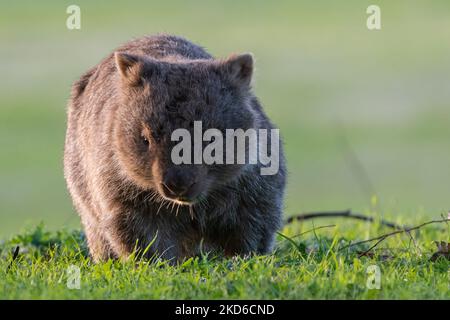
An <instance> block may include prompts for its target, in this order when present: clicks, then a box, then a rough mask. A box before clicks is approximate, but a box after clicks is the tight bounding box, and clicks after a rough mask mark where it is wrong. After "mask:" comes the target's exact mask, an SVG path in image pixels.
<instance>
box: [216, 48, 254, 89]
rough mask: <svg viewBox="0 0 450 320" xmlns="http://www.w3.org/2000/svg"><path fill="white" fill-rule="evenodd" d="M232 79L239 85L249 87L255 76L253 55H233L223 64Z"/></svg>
mask: <svg viewBox="0 0 450 320" xmlns="http://www.w3.org/2000/svg"><path fill="white" fill-rule="evenodd" d="M223 65H224V67H225V68H226V71H227V72H228V74H229V75H230V77H231V79H232V80H233V81H235V82H236V83H237V84H240V85H245V86H249V85H250V82H251V80H252V74H253V55H252V54H251V53H244V54H239V55H232V56H230V57H229V58H228V59H226V60H225V61H224V63H223Z"/></svg>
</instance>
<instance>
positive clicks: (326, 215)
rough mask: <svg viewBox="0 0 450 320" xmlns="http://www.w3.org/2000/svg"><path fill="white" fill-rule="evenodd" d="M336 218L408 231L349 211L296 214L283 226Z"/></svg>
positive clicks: (405, 228)
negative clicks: (373, 223) (376, 223)
mask: <svg viewBox="0 0 450 320" xmlns="http://www.w3.org/2000/svg"><path fill="white" fill-rule="evenodd" d="M336 217H344V218H352V219H357V220H362V221H368V222H376V221H378V222H379V223H380V224H382V225H384V226H386V227H389V228H392V229H397V230H407V229H409V227H408V226H401V225H398V224H396V223H393V222H389V221H386V220H383V219H377V218H374V217H370V216H365V215H362V214H359V213H353V212H352V211H351V210H345V211H326V212H310V213H303V214H298V215H295V216H291V217H289V218H288V219H287V220H286V222H285V224H290V223H292V222H294V221H303V220H308V219H316V218H336Z"/></svg>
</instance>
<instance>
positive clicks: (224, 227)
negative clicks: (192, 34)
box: [64, 35, 286, 261]
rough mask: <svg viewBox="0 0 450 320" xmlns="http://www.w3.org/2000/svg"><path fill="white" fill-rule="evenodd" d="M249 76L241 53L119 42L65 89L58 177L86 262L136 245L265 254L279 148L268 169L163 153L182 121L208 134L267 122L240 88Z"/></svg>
mask: <svg viewBox="0 0 450 320" xmlns="http://www.w3.org/2000/svg"><path fill="white" fill-rule="evenodd" d="M252 72H253V59H252V56H251V55H249V54H242V55H233V56H230V57H229V58H228V59H223V60H220V59H214V58H213V57H212V56H211V55H210V54H208V53H207V52H206V51H205V50H204V49H203V48H201V47H199V46H197V45H195V44H193V43H191V42H189V41H187V40H185V39H183V38H180V37H175V36H168V35H157V36H148V37H143V38H140V39H137V40H133V41H131V42H129V43H127V44H125V45H123V46H122V47H120V48H118V49H117V50H116V51H115V53H114V54H110V55H109V56H108V57H107V58H105V59H104V60H103V61H102V62H100V63H99V64H98V65H97V66H95V67H94V68H92V69H90V70H89V71H87V72H86V73H85V74H84V75H82V76H81V78H80V79H79V80H78V81H77V82H76V83H75V84H74V85H73V88H72V93H71V99H70V102H69V106H68V127H67V135H66V142H65V155H64V169H65V178H66V181H67V185H68V189H69V192H70V194H71V196H72V199H73V202H74V204H75V207H76V209H77V211H78V212H79V214H80V216H81V221H82V224H83V226H84V229H85V232H86V237H87V241H88V246H89V250H90V253H91V255H92V257H93V259H94V260H95V261H101V260H104V259H108V258H126V257H127V256H129V255H130V254H131V253H132V252H133V251H134V250H136V249H138V250H141V252H144V251H145V255H146V256H147V257H151V256H153V255H157V256H160V257H162V258H165V259H171V260H172V261H179V260H181V259H183V258H184V257H188V256H194V255H197V254H199V253H200V252H216V253H220V252H223V253H224V254H226V255H234V254H248V253H252V252H254V253H262V254H264V253H267V252H270V250H271V249H272V247H273V242H274V235H275V233H276V230H277V229H278V228H279V227H280V225H281V216H282V205H283V193H284V188H285V176H286V170H285V164H284V157H283V153H282V150H281V147H280V149H279V170H278V171H277V172H276V173H275V174H270V175H262V174H261V171H260V169H261V167H262V164H261V163H260V162H258V163H256V164H254V163H253V164H252V163H244V164H242V163H241V164H233V163H230V164H229V163H226V164H223V163H220V162H217V163H213V164H205V163H201V164H199V163H195V164H186V163H182V164H174V162H173V161H172V158H171V152H172V149H173V147H174V146H175V145H176V141H173V138H172V137H171V134H172V133H173V132H174V130H176V129H178V128H183V129H185V130H187V131H185V132H190V133H192V132H193V122H194V121H201V123H202V128H203V130H206V129H208V128H216V129H218V130H219V132H225V131H226V130H227V129H238V128H241V129H243V130H246V129H249V128H254V129H267V130H271V129H273V126H272V124H271V123H270V121H269V120H268V118H267V117H266V115H265V114H264V112H263V110H262V107H261V106H260V104H259V102H258V100H257V99H256V97H255V96H254V95H253V93H252V91H251V87H250V81H251V77H252ZM271 140H273V139H269V140H268V143H269V145H270V143H271ZM203 147H205V146H204V142H203V144H202V145H201V148H203ZM267 148H268V149H269V150H270V146H269V147H267ZM194 149H195V147H194ZM196 150H197V152H199V150H198V148H197V149H196ZM201 151H202V149H200V152H201ZM247 151H248V150H247V149H246V152H247ZM247 155H248V152H247ZM145 249H146V250H145Z"/></svg>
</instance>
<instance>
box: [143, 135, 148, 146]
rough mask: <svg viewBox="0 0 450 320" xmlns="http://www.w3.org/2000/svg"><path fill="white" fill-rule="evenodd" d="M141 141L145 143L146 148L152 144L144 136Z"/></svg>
mask: <svg viewBox="0 0 450 320" xmlns="http://www.w3.org/2000/svg"><path fill="white" fill-rule="evenodd" d="M141 140H142V143H143V144H144V145H145V146H148V145H149V144H150V142H149V141H148V139H147V138H146V137H145V136H142V137H141Z"/></svg>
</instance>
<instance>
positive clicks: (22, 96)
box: [0, 0, 450, 238]
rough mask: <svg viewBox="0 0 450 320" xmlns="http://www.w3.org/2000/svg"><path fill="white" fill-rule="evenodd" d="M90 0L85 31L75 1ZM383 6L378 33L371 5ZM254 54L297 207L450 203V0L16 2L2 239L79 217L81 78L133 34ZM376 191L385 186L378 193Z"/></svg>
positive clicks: (3, 99) (430, 211)
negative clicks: (68, 151)
mask: <svg viewBox="0 0 450 320" xmlns="http://www.w3.org/2000/svg"><path fill="white" fill-rule="evenodd" d="M70 4H77V5H79V6H80V7H81V30H68V29H67V28H66V19H67V17H68V15H67V14H66V8H67V6H68V5H70ZM370 4H377V5H379V6H380V7H381V19H382V29H381V30H380V31H369V30H368V29H367V27H366V19H367V14H366V8H367V7H368V5H370ZM158 32H167V33H173V34H177V35H182V36H185V37H187V38H188V39H190V40H192V41H194V42H196V43H199V44H201V45H203V46H204V47H206V48H207V49H208V50H209V51H210V52H211V53H212V54H214V55H216V56H227V55H228V54H230V53H232V52H246V51H250V52H253V54H254V56H255V57H256V68H257V69H256V74H255V91H256V93H257V95H258V96H259V97H260V99H261V101H262V102H263V104H264V106H265V108H266V110H267V113H268V114H269V115H270V117H271V118H272V119H273V121H274V122H275V123H276V124H277V125H278V126H279V128H280V130H281V133H282V135H283V136H284V141H285V147H286V152H287V158H288V167H289V187H288V193H287V199H286V200H287V201H286V215H288V214H292V213H296V212H301V211H317V210H331V209H346V208H352V209H354V210H362V211H368V210H372V209H373V206H374V205H375V202H376V206H377V212H379V213H382V214H389V215H401V216H402V217H404V218H405V219H407V218H408V217H409V216H411V215H419V214H420V215H428V216H439V215H440V214H441V213H443V212H445V211H446V210H447V209H449V208H450V199H449V198H450V3H449V2H448V1H446V0H442V1H437V0H432V1H425V0H424V1H406V0H397V1H387V0H386V1H380V0H377V1H374V0H372V1H365V0H355V1H298V0H296V1H294V0H293V1H256V0H253V1H239V2H238V1H220V2H219V1H195V0H194V1H161V2H153V1H131V0H128V1H114V2H112V1H95V3H94V2H93V1H78V0H77V1H75V0H73V1H39V2H36V1H24V0H22V1H14V2H8V3H7V2H6V1H2V2H1V10H0V39H1V42H0V71H1V74H0V146H1V148H0V237H1V238H5V237H8V236H10V235H12V234H14V233H17V232H18V231H20V230H21V229H22V228H24V227H27V226H30V225H34V224H37V223H39V222H40V221H43V222H44V223H45V225H46V226H48V227H49V228H52V229H56V228H61V227H76V226H78V225H79V219H78V217H77V215H76V213H75V212H74V210H73V208H72V204H71V200H70V198H69V196H68V193H67V191H66V188H65V182H64V179H63V168H62V155H63V143H64V135H65V121H66V119H65V109H66V102H67V99H68V96H69V91H70V86H71V84H72V82H73V81H75V80H76V79H77V78H78V77H79V76H80V75H81V74H82V73H83V72H84V71H85V70H86V69H88V68H89V67H91V66H93V65H95V64H96V63H97V62H99V61H100V60H101V59H102V58H103V57H104V56H106V55H107V54H108V53H109V52H111V51H112V50H113V49H114V48H115V47H117V46H118V45H120V44H121V43H123V42H125V41H127V40H129V39H130V38H132V37H138V36H142V35H145V34H152V33H158ZM373 195H376V196H377V201H374V199H375V198H374V197H373Z"/></svg>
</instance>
